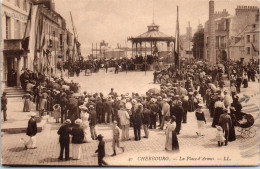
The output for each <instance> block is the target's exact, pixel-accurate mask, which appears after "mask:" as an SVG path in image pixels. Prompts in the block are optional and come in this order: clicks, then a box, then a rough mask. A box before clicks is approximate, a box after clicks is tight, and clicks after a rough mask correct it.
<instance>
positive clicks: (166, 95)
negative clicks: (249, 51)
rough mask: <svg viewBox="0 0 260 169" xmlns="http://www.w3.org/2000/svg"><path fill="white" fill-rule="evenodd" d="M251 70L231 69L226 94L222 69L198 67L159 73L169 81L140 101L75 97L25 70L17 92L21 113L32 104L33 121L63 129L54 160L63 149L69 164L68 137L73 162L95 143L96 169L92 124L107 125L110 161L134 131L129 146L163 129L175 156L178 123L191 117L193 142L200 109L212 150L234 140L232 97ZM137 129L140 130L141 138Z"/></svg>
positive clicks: (235, 101)
mask: <svg viewBox="0 0 260 169" xmlns="http://www.w3.org/2000/svg"><path fill="white" fill-rule="evenodd" d="M236 68H237V69H239V70H237V69H236ZM234 70H235V71H234ZM252 70H253V71H254V69H253V68H252V65H251V66H250V65H249V66H246V67H243V69H242V70H241V67H240V66H238V65H237V66H236V67H235V66H233V69H232V71H231V74H230V76H229V80H230V90H228V89H227V88H226V87H224V86H225V83H224V74H225V72H226V69H223V68H222V67H217V66H216V67H207V66H205V65H201V63H194V64H193V66H191V65H189V66H185V67H183V69H182V70H181V71H179V70H176V69H175V68H173V67H170V68H168V69H165V70H162V71H161V72H163V73H164V74H165V75H167V76H168V79H169V80H168V81H165V82H161V84H160V90H156V89H154V90H149V91H147V92H146V94H145V95H140V94H138V93H134V92H133V93H131V94H130V93H125V94H119V93H116V92H115V91H114V89H113V88H112V89H111V91H110V93H109V94H108V95H104V94H103V93H94V94H91V93H88V92H86V91H85V92H83V94H79V93H78V92H79V88H80V86H79V85H78V84H77V83H74V82H73V81H71V82H66V81H65V80H64V79H63V78H57V77H51V78H50V77H47V76H45V75H42V74H40V73H37V74H36V73H33V72H31V71H29V70H25V71H24V72H23V73H22V75H21V78H20V80H21V86H22V88H23V89H24V90H25V91H26V92H27V93H26V95H25V96H24V97H23V98H24V99H25V101H24V108H23V111H24V112H30V111H31V106H30V105H31V102H34V103H35V104H36V110H37V111H38V112H39V115H38V116H39V117H41V116H44V115H46V114H49V115H51V116H53V117H54V118H55V120H56V123H62V124H64V125H62V126H61V127H60V129H59V130H58V134H59V135H60V147H61V151H60V156H59V159H60V160H62V159H63V151H64V149H65V160H69V144H70V140H69V138H70V137H69V135H72V141H71V143H72V146H73V148H72V150H73V152H72V158H73V159H80V158H81V144H82V143H88V142H91V141H92V140H99V141H100V143H99V146H98V150H97V151H96V152H98V153H99V155H98V164H99V165H102V164H106V163H105V162H104V161H103V157H104V154H105V142H104V141H103V136H102V135H98V133H97V131H96V125H97V124H111V125H112V124H113V127H112V130H113V139H112V147H113V151H114V153H113V154H112V155H113V156H115V155H116V147H119V148H121V149H122V151H124V147H121V146H120V141H129V140H131V138H129V128H131V127H133V129H134V130H133V131H134V140H135V141H140V140H141V139H142V138H145V139H149V138H150V135H149V130H152V129H160V130H164V129H166V142H165V150H167V151H176V152H178V151H180V150H179V143H178V135H179V134H181V130H182V127H183V126H182V123H188V122H189V119H187V113H188V112H194V113H195V114H194V116H196V119H197V123H198V129H197V132H195V131H194V134H197V135H198V137H203V136H204V135H205V132H204V128H205V124H206V123H207V121H206V118H205V113H206V112H205V111H204V110H205V108H208V109H209V114H210V118H212V124H211V126H212V127H215V128H216V133H217V134H216V139H217V142H218V143H217V145H218V146H222V145H223V144H224V143H225V145H228V142H229V141H234V140H236V134H235V129H234V128H235V126H236V125H237V124H238V123H239V121H242V120H243V112H242V105H241V104H240V102H239V97H238V95H237V94H238V93H240V88H241V86H242V84H243V87H244V88H247V87H248V81H249V80H253V81H255V79H256V78H255V74H254V73H252V72H253V71H252ZM155 74H156V73H155ZM157 75H158V73H157ZM157 75H155V76H154V79H155V80H154V82H157V80H156V79H157V78H158V76H157ZM156 76H157V77H156ZM2 110H3V107H2ZM31 116H32V118H31V119H30V120H29V122H28V129H27V135H28V136H30V137H31V139H30V140H29V141H28V142H26V141H24V144H25V146H26V148H35V147H36V138H35V135H36V134H37V125H36V119H35V117H36V116H37V115H36V114H34V113H32V115H31ZM35 127H36V131H35ZM141 129H143V130H144V135H143V136H142V132H141ZM120 137H121V138H120Z"/></svg>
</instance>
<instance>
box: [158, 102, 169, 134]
mask: <svg viewBox="0 0 260 169" xmlns="http://www.w3.org/2000/svg"><path fill="white" fill-rule="evenodd" d="M167 101H168V99H167V98H164V99H163V102H162V109H161V110H162V111H161V114H162V120H161V126H160V129H161V130H163V128H164V122H165V120H167V119H166V118H167V117H169V116H170V105H169V103H168V102H167Z"/></svg>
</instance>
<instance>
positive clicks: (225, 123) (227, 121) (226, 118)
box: [218, 113, 232, 130]
mask: <svg viewBox="0 0 260 169" xmlns="http://www.w3.org/2000/svg"><path fill="white" fill-rule="evenodd" d="M218 125H219V126H221V127H222V129H223V130H229V129H230V128H231V126H232V120H231V117H230V115H229V114H227V113H224V114H221V115H220V117H219V122H218Z"/></svg>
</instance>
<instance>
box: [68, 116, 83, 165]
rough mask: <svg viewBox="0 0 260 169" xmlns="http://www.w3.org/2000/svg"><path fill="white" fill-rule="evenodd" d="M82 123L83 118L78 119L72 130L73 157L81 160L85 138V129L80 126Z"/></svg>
mask: <svg viewBox="0 0 260 169" xmlns="http://www.w3.org/2000/svg"><path fill="white" fill-rule="evenodd" d="M81 123H82V120H81V119H76V120H75V125H74V126H73V128H72V130H71V132H70V134H71V135H72V159H74V160H79V159H80V157H81V144H82V143H83V140H84V131H83V128H82V127H81V126H80V124H81Z"/></svg>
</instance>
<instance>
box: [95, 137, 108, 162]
mask: <svg viewBox="0 0 260 169" xmlns="http://www.w3.org/2000/svg"><path fill="white" fill-rule="evenodd" d="M96 153H98V157H99V158H103V157H105V154H106V153H105V142H104V141H103V140H102V141H100V142H99V144H98V149H97V150H96Z"/></svg>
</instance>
